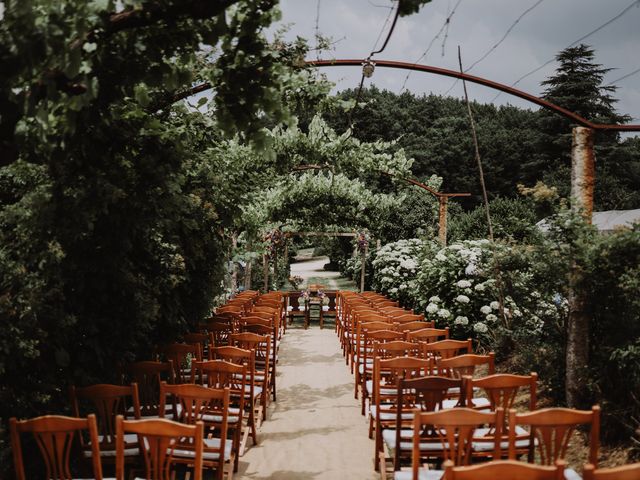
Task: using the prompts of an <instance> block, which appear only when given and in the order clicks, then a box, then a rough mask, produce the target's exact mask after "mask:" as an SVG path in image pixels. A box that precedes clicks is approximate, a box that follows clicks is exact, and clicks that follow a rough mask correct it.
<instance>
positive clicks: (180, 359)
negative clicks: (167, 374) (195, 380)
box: [159, 343, 202, 383]
mask: <svg viewBox="0 0 640 480" xmlns="http://www.w3.org/2000/svg"><path fill="white" fill-rule="evenodd" d="M159 351H160V353H161V355H162V356H164V357H165V358H166V359H167V360H170V361H171V362H173V368H174V372H175V376H176V383H189V380H190V378H191V362H192V361H194V360H197V361H201V360H202V348H200V345H199V344H194V345H192V344H188V343H171V344H169V345H165V346H164V347H161V348H160V349H159Z"/></svg>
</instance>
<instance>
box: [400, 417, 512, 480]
mask: <svg viewBox="0 0 640 480" xmlns="http://www.w3.org/2000/svg"><path fill="white" fill-rule="evenodd" d="M503 423H504V410H502V409H501V408H499V409H497V410H496V411H495V412H479V411H477V410H473V409H470V408H452V409H448V410H441V411H437V412H419V411H417V410H416V412H415V415H414V418H413V442H412V446H413V449H412V454H411V456H412V462H411V465H412V471H413V472H414V475H415V474H416V473H418V471H419V468H420V465H421V464H422V462H423V459H426V460H427V461H431V462H433V461H434V460H435V461H439V460H440V459H442V460H444V461H447V460H450V461H451V462H453V463H454V465H458V466H462V465H469V464H470V463H471V462H472V459H473V458H474V450H475V449H476V445H477V444H478V443H481V444H488V445H491V447H492V448H490V449H488V450H486V451H485V452H484V453H485V454H486V455H488V456H489V457H491V458H493V459H499V458H500V456H501V442H500V439H501V425H503ZM487 432H490V433H487ZM498 478H501V477H498Z"/></svg>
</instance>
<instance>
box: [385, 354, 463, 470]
mask: <svg viewBox="0 0 640 480" xmlns="http://www.w3.org/2000/svg"><path fill="white" fill-rule="evenodd" d="M410 345H411V344H410ZM413 345H415V344H413ZM462 383H463V380H454V379H451V378H445V377H437V376H427V377H418V378H411V379H404V378H399V379H398V386H397V391H398V401H397V404H396V406H395V411H396V423H395V432H396V443H395V445H396V448H395V449H394V459H393V465H394V470H399V469H400V466H401V465H400V462H401V458H402V457H404V456H405V455H406V453H408V452H406V451H405V450H404V449H403V448H402V447H400V448H398V447H397V446H398V445H402V443H401V435H402V432H403V430H405V429H410V428H413V420H408V418H413V415H408V413H410V412H415V411H416V409H418V410H419V411H421V412H433V411H436V410H438V409H442V402H443V401H444V400H445V399H446V398H447V397H448V396H449V390H450V389H460V388H461V386H462Z"/></svg>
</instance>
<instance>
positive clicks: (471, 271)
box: [464, 262, 478, 275]
mask: <svg viewBox="0 0 640 480" xmlns="http://www.w3.org/2000/svg"><path fill="white" fill-rule="evenodd" d="M476 273H478V267H476V264H475V263H473V262H471V263H470V264H469V265H467V268H465V269H464V274H465V275H475V274H476Z"/></svg>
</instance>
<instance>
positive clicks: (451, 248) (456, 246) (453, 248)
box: [449, 243, 462, 250]
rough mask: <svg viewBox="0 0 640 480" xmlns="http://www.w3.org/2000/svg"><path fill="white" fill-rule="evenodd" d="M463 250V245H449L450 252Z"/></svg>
mask: <svg viewBox="0 0 640 480" xmlns="http://www.w3.org/2000/svg"><path fill="white" fill-rule="evenodd" d="M461 248H462V245H460V244H458V243H454V244H453V245H449V250H460V249H461Z"/></svg>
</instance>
